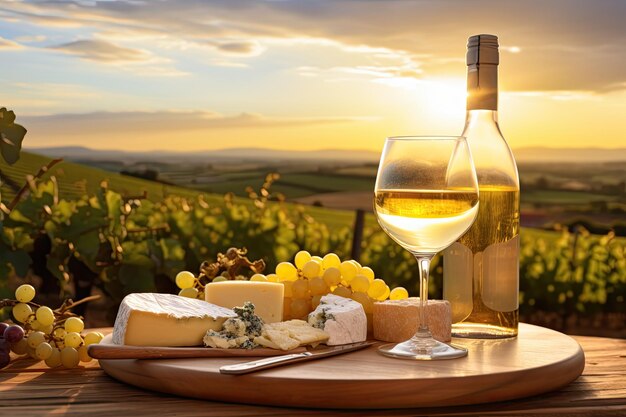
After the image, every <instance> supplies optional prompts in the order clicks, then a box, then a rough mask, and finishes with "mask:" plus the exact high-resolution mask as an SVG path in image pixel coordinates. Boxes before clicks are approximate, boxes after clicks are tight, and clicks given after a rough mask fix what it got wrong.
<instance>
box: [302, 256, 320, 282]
mask: <svg viewBox="0 0 626 417" xmlns="http://www.w3.org/2000/svg"><path fill="white" fill-rule="evenodd" d="M321 272H322V266H321V265H320V264H319V263H318V262H315V261H313V260H311V261H309V262H307V263H305V264H304V266H303V267H302V275H304V277H305V278H308V279H311V278H315V277H318V276H319V275H320V273H321Z"/></svg>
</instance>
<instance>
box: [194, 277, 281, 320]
mask: <svg viewBox="0 0 626 417" xmlns="http://www.w3.org/2000/svg"><path fill="white" fill-rule="evenodd" d="M284 292H285V287H284V285H283V284H278V283H275V282H259V281H221V282H212V283H210V284H208V285H207V286H206V287H205V289H204V294H205V299H206V300H207V301H208V302H209V303H211V304H215V305H218V306H222V307H226V308H233V307H241V306H243V304H244V303H245V302H246V301H250V302H251V303H252V304H254V312H255V314H256V315H257V316H259V317H261V318H262V319H263V321H264V322H265V323H276V322H279V321H282V320H283V295H284Z"/></svg>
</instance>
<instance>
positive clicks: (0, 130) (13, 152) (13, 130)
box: [0, 107, 26, 165]
mask: <svg viewBox="0 0 626 417" xmlns="http://www.w3.org/2000/svg"><path fill="white" fill-rule="evenodd" d="M14 121H15V113H13V111H7V109H6V108H4V107H3V108H1V109H0V153H1V154H2V157H3V158H4V160H5V161H6V162H7V164H9V165H13V164H14V163H16V162H17V161H18V159H20V151H21V150H22V141H23V140H24V136H26V129H25V128H24V126H21V125H18V124H16V123H14Z"/></svg>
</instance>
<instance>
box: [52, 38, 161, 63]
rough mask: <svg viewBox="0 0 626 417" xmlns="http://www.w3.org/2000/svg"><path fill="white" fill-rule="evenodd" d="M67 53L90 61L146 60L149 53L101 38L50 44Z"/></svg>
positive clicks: (53, 47)
mask: <svg viewBox="0 0 626 417" xmlns="http://www.w3.org/2000/svg"><path fill="white" fill-rule="evenodd" d="M49 48H50V49H56V50H58V51H62V52H65V53H68V54H73V55H77V56H79V57H81V58H83V59H87V60H90V61H102V62H129V61H130V62H136V61H146V60H147V59H149V58H150V54H149V53H147V52H145V51H141V50H138V49H131V48H125V47H121V46H117V45H114V44H112V43H109V42H106V41H102V40H93V39H92V40H80V41H74V42H69V43H64V44H61V45H56V46H50V47H49Z"/></svg>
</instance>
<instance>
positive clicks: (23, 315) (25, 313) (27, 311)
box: [13, 303, 33, 323]
mask: <svg viewBox="0 0 626 417" xmlns="http://www.w3.org/2000/svg"><path fill="white" fill-rule="evenodd" d="M31 314H33V309H32V308H30V306H29V305H28V304H26V303H17V304H15V305H14V306H13V317H15V320H17V321H19V322H21V323H26V321H27V320H28V317H30V315H31Z"/></svg>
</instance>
